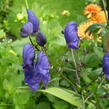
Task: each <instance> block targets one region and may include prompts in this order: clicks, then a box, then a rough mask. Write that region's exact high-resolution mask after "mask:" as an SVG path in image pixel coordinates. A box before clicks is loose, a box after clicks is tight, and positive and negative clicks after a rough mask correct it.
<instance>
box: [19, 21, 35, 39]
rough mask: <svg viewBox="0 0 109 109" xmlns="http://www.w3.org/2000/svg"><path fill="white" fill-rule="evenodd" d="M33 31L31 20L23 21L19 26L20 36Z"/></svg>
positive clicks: (27, 34)
mask: <svg viewBox="0 0 109 109" xmlns="http://www.w3.org/2000/svg"><path fill="white" fill-rule="evenodd" d="M32 33H33V24H32V23H31V22H27V23H25V24H24V25H23V26H22V28H21V33H20V35H21V36H22V37H27V36H29V35H31V34H32Z"/></svg>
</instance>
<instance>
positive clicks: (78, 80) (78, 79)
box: [71, 49, 80, 84]
mask: <svg viewBox="0 0 109 109" xmlns="http://www.w3.org/2000/svg"><path fill="white" fill-rule="evenodd" d="M71 53H72V59H73V63H74V66H75V69H76V78H77V82H78V83H79V84H80V78H79V76H78V71H77V64H76V61H75V57H74V53H73V49H71Z"/></svg>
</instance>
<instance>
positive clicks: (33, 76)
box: [23, 44, 50, 91]
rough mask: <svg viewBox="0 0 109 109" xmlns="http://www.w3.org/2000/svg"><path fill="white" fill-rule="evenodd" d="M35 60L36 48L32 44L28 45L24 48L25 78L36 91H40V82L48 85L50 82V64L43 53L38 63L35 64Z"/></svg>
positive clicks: (38, 58) (39, 55)
mask: <svg viewBox="0 0 109 109" xmlns="http://www.w3.org/2000/svg"><path fill="white" fill-rule="evenodd" d="M34 58H35V51H34V47H33V46H32V45H31V44H26V45H25V46H24V48H23V69H24V77H25V82H26V83H27V84H28V85H29V87H30V88H31V89H32V90H34V91H35V90H37V89H38V87H39V83H40V82H43V83H44V84H45V85H46V84H47V83H48V81H49V80H50V74H49V68H50V64H49V61H48V58H47V56H46V54H45V53H44V52H43V51H40V52H39V54H38V56H37V61H36V62H34Z"/></svg>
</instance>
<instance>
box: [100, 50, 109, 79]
mask: <svg viewBox="0 0 109 109" xmlns="http://www.w3.org/2000/svg"><path fill="white" fill-rule="evenodd" d="M102 66H103V71H104V73H105V75H106V77H107V78H108V79H109V52H107V53H106V54H105V55H104V57H103V61H102Z"/></svg>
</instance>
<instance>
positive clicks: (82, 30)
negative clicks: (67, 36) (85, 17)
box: [78, 21, 94, 39]
mask: <svg viewBox="0 0 109 109" xmlns="http://www.w3.org/2000/svg"><path fill="white" fill-rule="evenodd" d="M92 24H94V22H91V21H90V22H85V23H82V24H81V25H79V26H78V35H79V36H80V37H81V38H87V39H92V38H93V35H92V34H89V33H90V32H89V31H88V32H87V33H85V31H86V29H87V28H88V27H89V26H90V25H92Z"/></svg>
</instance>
